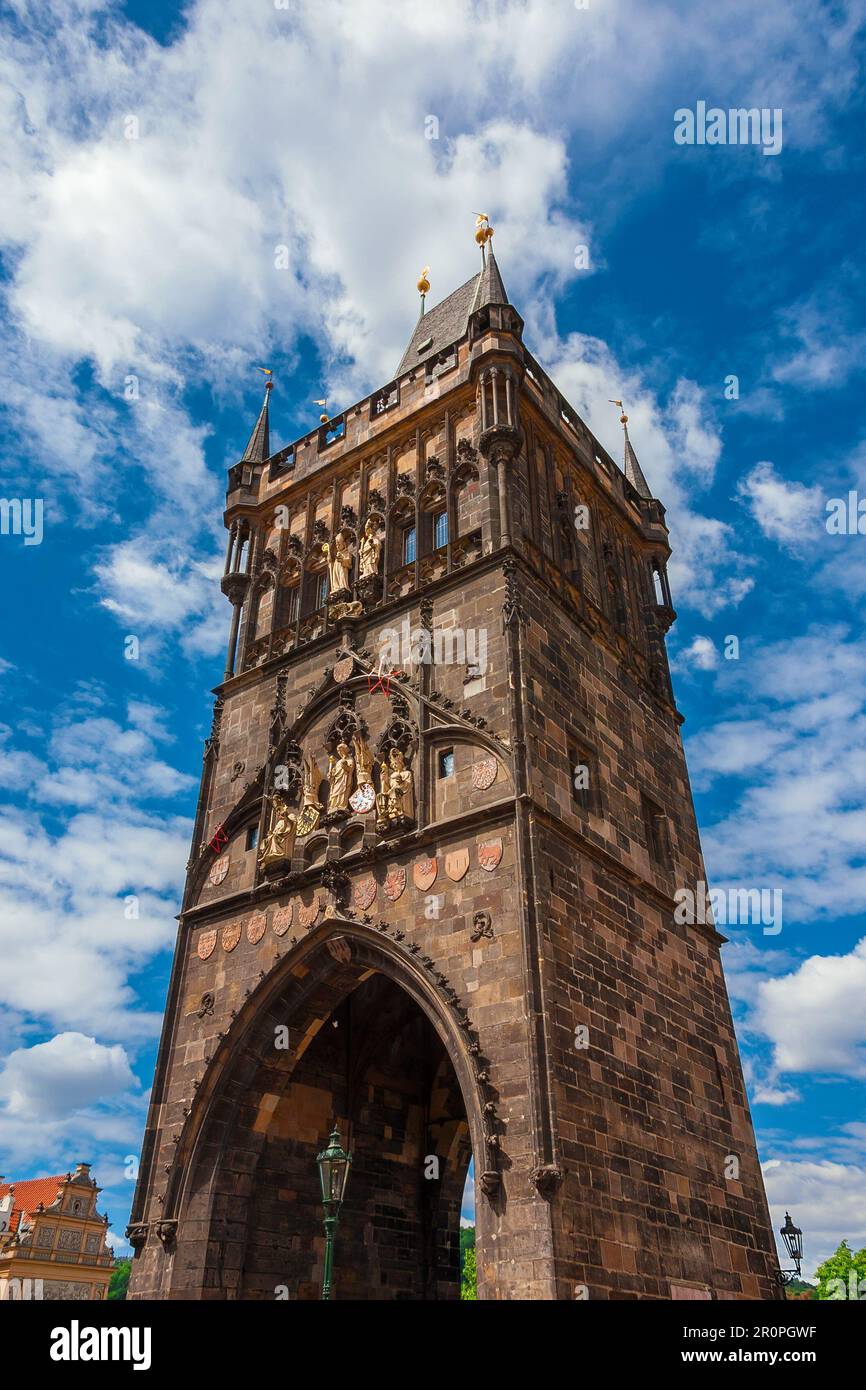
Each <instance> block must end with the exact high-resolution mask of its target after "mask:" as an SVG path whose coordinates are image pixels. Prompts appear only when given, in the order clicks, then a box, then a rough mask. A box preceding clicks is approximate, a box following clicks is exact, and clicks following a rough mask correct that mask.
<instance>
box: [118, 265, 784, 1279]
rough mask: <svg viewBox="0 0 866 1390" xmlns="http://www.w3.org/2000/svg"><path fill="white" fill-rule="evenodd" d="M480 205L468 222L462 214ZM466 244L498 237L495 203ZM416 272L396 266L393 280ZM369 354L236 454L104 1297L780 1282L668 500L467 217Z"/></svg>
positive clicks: (263, 422) (258, 431) (264, 420)
mask: <svg viewBox="0 0 866 1390" xmlns="http://www.w3.org/2000/svg"><path fill="white" fill-rule="evenodd" d="M482 240H483V238H482ZM488 242H489V237H488ZM426 288H427V286H426V284H425V283H423V282H422V283H421V284H419V289H421V290H422V293H423V292H424V291H425V290H426ZM423 304H424V301H423V300H422V314H421V316H420V318H419V320H418V323H417V326H416V328H415V330H414V333H413V334H412V338H411V340H410V343H409V346H408V348H407V350H406V352H405V354H404V356H403V359H402V361H401V362H400V364H399V367H398V368H397V371H396V373H395V376H394V379H393V380H392V381H391V382H389V383H388V384H387V385H386V386H384V387H382V388H381V389H379V390H377V391H375V392H374V393H373V394H372V395H371V396H370V397H368V398H367V399H365V400H363V401H361V402H359V403H358V404H356V405H354V406H353V407H351V408H350V409H348V410H346V411H345V412H343V413H342V414H340V415H338V416H336V417H327V416H323V417H322V419H321V422H320V424H319V426H318V427H317V428H316V429H314V430H312V431H311V432H310V433H309V434H307V435H306V436H304V437H303V438H302V439H299V440H297V441H296V442H295V443H294V444H293V445H291V446H290V447H289V448H285V449H281V450H280V451H278V452H275V453H272V452H271V450H270V440H269V408H270V389H271V383H270V382H268V386H267V388H266V391H265V401H264V405H263V407H262V411H261V414H260V416H259V419H258V421H257V423H256V426H255V428H254V430H253V433H252V435H251V437H250V441H249V443H248V445H247V448H246V450H245V451H244V454H243V457H242V459H241V460H240V462H239V463H238V464H237V465H235V466H234V467H233V468H232V469H231V470H230V473H229V480H228V493H227V506H226V513H225V523H226V527H227V529H228V549H227V554H226V562H225V575H224V578H223V581H222V587H223V592H224V593H225V594H226V596H227V597H228V599H229V601H230V604H231V621H230V637H229V645H228V658H227V664H226V671H225V677H224V680H223V681H222V683H221V684H220V686H219V687H218V688H217V691H216V692H215V693H216V703H215V707H214V717H213V727H212V730H211V735H210V737H209V739H208V740H207V742H206V745H205V751H204V766H203V771H202V781H201V792H200V797H199V802H198V809H197V814H196V822H195V832H194V841H193V850H192V856H191V859H190V862H189V866H188V877H187V883H186V889H185V895H184V901H183V909H182V913H181V916H180V928H179V933H178V939H177V947H176V954H175V961H174V968H173V971H172V977H171V984H170V987H169V995H168V1003H167V1009H166V1016H165V1023H164V1029H163V1036H162V1041H161V1046H160V1052H159V1058H158V1063H157V1070H156V1077H155V1081H154V1090H153V1098H152V1102H151V1107H150V1113H149V1118H148V1123H147V1128H146V1134H145V1139H144V1146H143V1153H142V1163H141V1172H140V1178H139V1183H138V1187H137V1191H136V1197H135V1202H134V1207H133V1212H132V1217H131V1224H130V1228H129V1236H130V1240H131V1242H132V1244H133V1246H134V1248H135V1250H136V1259H135V1263H134V1267H133V1275H132V1279H131V1284H130V1296H131V1297H133V1298H166V1299H174V1298H179V1299H182V1298H194V1299H273V1298H289V1299H312V1298H317V1297H318V1296H319V1290H320V1287H321V1278H322V1265H323V1253H324V1233H323V1227H322V1207H321V1193H320V1190H319V1181H318V1174H317V1171H316V1162H315V1160H316V1155H317V1153H318V1151H319V1150H320V1149H321V1148H323V1147H324V1144H325V1142H326V1140H327V1135H328V1133H329V1131H330V1130H331V1128H332V1126H333V1124H334V1123H335V1122H336V1123H337V1124H338V1126H339V1128H340V1132H341V1135H342V1139H343V1143H344V1145H345V1146H346V1147H347V1148H348V1149H350V1150H351V1153H352V1159H353V1162H352V1167H351V1174H350V1178H349V1182H348V1187H347V1191H346V1199H345V1203H344V1208H343V1212H342V1216H341V1220H340V1226H339V1231H338V1237H337V1247H336V1265H335V1287H336V1296H337V1297H340V1298H351V1299H434V1298H445V1299H447V1298H456V1297H457V1296H458V1283H459V1222H460V1210H461V1198H462V1194H463V1189H464V1183H465V1181H466V1175H467V1170H468V1165H469V1162H470V1158H472V1159H473V1160H474V1169H473V1171H474V1183H475V1198H476V1242H477V1260H478V1296H479V1297H480V1298H492V1299H495V1298H503V1299H504V1298H518V1299H563V1298H569V1299H571V1298H575V1297H577V1298H590V1299H595V1298H600V1299H625V1298H649V1299H669V1298H710V1297H712V1298H721V1299H746V1298H765V1299H769V1298H775V1297H779V1296H780V1295H779V1288H778V1284H777V1282H776V1259H775V1254H774V1246H773V1239H772V1235H771V1231H770V1224H769V1216H768V1211H767V1205H766V1199H765V1195H764V1190H763V1184H762V1179H761V1173H760V1168H759V1165H758V1158H757V1152H756V1147H755V1140H754V1135H753V1131H752V1125H751V1120H750V1116H749V1111H748V1103H747V1099H746V1094H745V1088H744V1084H743V1077H742V1072H741V1067H740V1061H739V1056H738V1051H737V1044H736V1040H735V1036H734V1029H733V1024H732V1019H731V1012H730V1007H729V1004H728V999H727V993H726V989H725V983H724V978H723V974H722V968H721V964H720V958H719V947H720V944H721V942H722V940H723V938H722V937H720V936H719V934H718V933H717V932H716V930H715V928H714V927H713V926H712V924H706V923H698V922H696V923H694V924H686V925H684V924H681V923H678V922H677V921H676V919H675V916H674V906H675V905H674V897H673V895H674V892H675V889H676V887H677V885H686V886H688V885H691V886H692V887H694V886H695V885H697V884H698V883H699V882H702V881H703V880H704V879H705V877H706V875H705V870H704V867H703V861H702V857H701V849H700V843H699V838H698V830H697V824H696V820H695V813H694V807H693V803H692V797H691V791H690V787H689V780H688V774H687V770H686V765H685V760H684V755H683V748H682V742H681V737H680V724H681V717H680V715H679V714H678V712H677V708H676V705H675V702H674V696H673V691H672V688H671V680H670V674H669V670H668V663H667V656H666V649H665V634H666V632H667V630H668V628H669V626H670V624H671V622H672V621H673V619H674V616H675V614H674V610H673V607H672V603H671V596H670V592H669V589H668V583H667V576H666V563H667V559H668V556H669V545H668V533H667V529H666V525H665V513H664V507H663V506H662V504H661V503H660V502H659V501H658V500H657V499H655V498H653V497H652V495H651V493H650V490H649V487H648V486H647V483H646V480H645V478H644V476H643V473H642V471H641V469H640V465H639V463H638V460H637V457H636V455H635V452H634V449H633V447H632V445H631V442H630V440H629V438H628V433H627V425H626V421H625V418H624V419H623V424H624V426H625V430H626V432H625V456H624V466H623V467H622V468H620V467H619V466H618V465H617V464H616V463H615V462H614V460H613V459H612V458H611V457H610V456H609V455H608V454H607V453H606V452H605V450H604V449H603V447H602V446H601V445H600V444H599V442H598V441H597V440H596V439H595V438H594V437H593V435H592V434H591V433H590V431H589V430H588V429H587V427H586V425H585V424H584V423H583V422H582V420H581V419H580V418H579V416H578V415H577V414H576V413H575V411H574V410H573V409H572V408H571V407H570V406H569V405H568V403H567V402H566V401H565V399H564V398H563V397H562V395H561V394H560V392H559V391H558V390H557V388H556V387H555V385H554V384H553V382H552V381H551V380H550V379H549V377H548V376H547V374H546V373H545V372H544V370H543V369H542V368H541V366H540V365H539V364H538V363H537V362H536V361H535V360H534V358H533V357H532V356H531V355H530V354H529V352H528V351H527V349H526V347H525V345H524V343H523V338H522V330H523V323H522V320H521V318H520V315H519V314H518V312H517V311H516V309H515V308H514V307H513V306H512V305H511V304H510V303H509V302H508V296H507V294H506V292H505V289H504V286H503V283H502V279H501V276H500V273H499V270H498V267H497V264H496V260H495V258H494V256H493V253H492V249H491V248H490V247H489V244H488V245H487V246H486V247H482V269H481V271H480V272H479V273H478V274H477V275H475V276H473V277H472V278H471V279H470V280H469V281H467V283H466V284H465V285H463V286H461V287H460V288H459V289H458V290H456V291H455V292H454V293H452V294H451V295H449V296H448V297H447V298H446V299H445V300H443V301H442V302H441V303H440V304H439V305H437V306H436V307H435V308H433V309H431V310H430V311H428V312H423Z"/></svg>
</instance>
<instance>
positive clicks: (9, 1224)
mask: <svg viewBox="0 0 866 1390" xmlns="http://www.w3.org/2000/svg"><path fill="white" fill-rule="evenodd" d="M100 1190H101V1189H100V1188H98V1187H97V1185H96V1182H95V1180H94V1179H93V1178H92V1177H91V1176H90V1164H89V1163H79V1164H77V1165H76V1167H75V1170H74V1172H71V1173H58V1174H56V1175H54V1176H53V1177H47V1178H29V1179H27V1180H26V1181H24V1182H17V1183H8V1182H5V1181H4V1180H2V1179H0V1302H5V1301H19V1300H21V1301H25V1300H26V1301H29V1300H31V1299H38V1300H41V1299H46V1300H53V1301H63V1302H65V1301H68V1300H70V1299H72V1300H88V1301H92V1300H99V1301H101V1300H103V1299H105V1298H107V1297H108V1286H109V1284H110V1283H111V1275H112V1271H113V1270H114V1256H113V1255H112V1253H111V1250H110V1249H109V1247H108V1245H107V1243H106V1236H107V1234H108V1224H109V1223H108V1217H107V1216H103V1215H102V1214H101V1213H100V1212H98V1211H97V1209H96V1199H97V1197H98V1196H99V1193H100Z"/></svg>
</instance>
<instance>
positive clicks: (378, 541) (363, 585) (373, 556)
mask: <svg viewBox="0 0 866 1390" xmlns="http://www.w3.org/2000/svg"><path fill="white" fill-rule="evenodd" d="M379 521H380V518H379V517H378V516H369V517H368V518H367V522H366V525H365V526H364V534H363V536H362V537H361V544H360V547H359V549H358V567H359V568H358V594H359V596H360V598H361V599H362V600H363V602H364V603H366V604H371V603H375V602H376V601H377V600H378V599H379V598H380V597H381V594H382V578H381V575H380V574H379V566H380V563H381V559H382V535H381V530H380V526H379Z"/></svg>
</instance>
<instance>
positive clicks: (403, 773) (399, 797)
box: [388, 748, 415, 821]
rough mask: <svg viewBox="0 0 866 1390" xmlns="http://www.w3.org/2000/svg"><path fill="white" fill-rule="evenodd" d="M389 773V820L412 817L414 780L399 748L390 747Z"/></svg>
mask: <svg viewBox="0 0 866 1390" xmlns="http://www.w3.org/2000/svg"><path fill="white" fill-rule="evenodd" d="M389 774H390V775H389V779H388V780H389V787H388V819H389V821H399V820H412V819H414V816H415V781H414V778H413V777H412V773H411V772H410V770H409V768H408V767H407V766H406V759H405V757H404V756H403V754H402V753H401V752H400V749H399V748H392V749H391V758H390V766H389Z"/></svg>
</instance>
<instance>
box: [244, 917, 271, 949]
mask: <svg viewBox="0 0 866 1390" xmlns="http://www.w3.org/2000/svg"><path fill="white" fill-rule="evenodd" d="M267 925H268V918H267V914H266V913H264V912H257V913H255V915H254V916H252V917H251V918H250V920H249V921H248V922H247V941H248V942H249V943H250V945H251V946H257V945H258V943H259V942H260V941H261V939H262V937H263V936H264V934H265V928H266V927H267Z"/></svg>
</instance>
